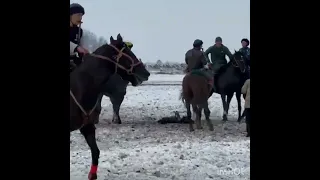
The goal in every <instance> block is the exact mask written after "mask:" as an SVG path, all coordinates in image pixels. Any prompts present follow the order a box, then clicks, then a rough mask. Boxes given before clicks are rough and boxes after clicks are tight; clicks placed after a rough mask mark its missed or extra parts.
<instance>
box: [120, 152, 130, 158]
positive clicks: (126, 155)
mask: <svg viewBox="0 0 320 180" xmlns="http://www.w3.org/2000/svg"><path fill="white" fill-rule="evenodd" d="M126 157H128V154H125V153H120V154H119V158H120V159H124V158H126Z"/></svg>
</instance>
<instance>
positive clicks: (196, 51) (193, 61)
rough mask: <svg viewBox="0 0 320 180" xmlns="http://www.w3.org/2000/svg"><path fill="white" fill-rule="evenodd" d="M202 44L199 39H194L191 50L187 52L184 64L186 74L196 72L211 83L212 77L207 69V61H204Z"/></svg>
mask: <svg viewBox="0 0 320 180" xmlns="http://www.w3.org/2000/svg"><path fill="white" fill-rule="evenodd" d="M202 45H203V42H202V40H200V39H196V40H195V41H194V42H193V48H192V49H190V50H188V51H187V52H186V55H185V62H186V64H187V65H188V66H187V72H197V73H199V74H202V75H203V76H204V77H206V78H207V80H208V81H209V83H212V81H213V76H212V74H210V72H209V71H206V69H208V65H207V64H208V62H209V61H208V60H207V59H206V57H205V55H204V54H203V48H202Z"/></svg>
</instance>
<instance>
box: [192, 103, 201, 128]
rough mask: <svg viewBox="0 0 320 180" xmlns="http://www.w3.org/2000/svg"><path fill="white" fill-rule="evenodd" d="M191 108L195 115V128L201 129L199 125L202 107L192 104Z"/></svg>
mask: <svg viewBox="0 0 320 180" xmlns="http://www.w3.org/2000/svg"><path fill="white" fill-rule="evenodd" d="M192 109H193V113H194V114H195V115H196V119H195V123H196V128H197V129H202V126H201V112H202V107H199V106H197V105H192Z"/></svg>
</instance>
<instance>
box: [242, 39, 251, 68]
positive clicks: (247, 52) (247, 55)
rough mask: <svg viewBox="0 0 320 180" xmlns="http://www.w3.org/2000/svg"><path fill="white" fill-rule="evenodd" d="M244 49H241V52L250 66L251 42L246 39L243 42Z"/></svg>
mask: <svg viewBox="0 0 320 180" xmlns="http://www.w3.org/2000/svg"><path fill="white" fill-rule="evenodd" d="M241 44H242V48H240V50H239V51H240V52H241V53H242V54H243V56H244V58H245V60H246V63H247V65H248V66H250V48H249V47H248V46H249V44H250V42H249V40H248V39H246V38H244V39H242V40H241Z"/></svg>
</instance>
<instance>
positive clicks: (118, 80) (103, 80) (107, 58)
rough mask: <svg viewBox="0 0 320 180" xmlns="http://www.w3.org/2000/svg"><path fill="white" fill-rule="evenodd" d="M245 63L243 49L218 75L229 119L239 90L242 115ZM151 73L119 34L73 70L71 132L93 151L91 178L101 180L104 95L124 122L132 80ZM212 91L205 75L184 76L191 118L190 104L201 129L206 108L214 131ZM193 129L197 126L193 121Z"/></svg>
mask: <svg viewBox="0 0 320 180" xmlns="http://www.w3.org/2000/svg"><path fill="white" fill-rule="evenodd" d="M244 71H245V64H244V61H243V59H242V55H241V53H240V52H235V54H234V58H233V59H231V60H230V62H229V63H228V64H227V65H226V66H225V67H224V68H223V69H222V70H221V73H220V74H219V75H218V76H217V77H215V85H216V87H217V88H216V90H217V92H216V93H219V94H221V97H222V102H223V108H224V114H223V119H224V120H227V114H228V108H229V104H230V101H231V98H232V96H233V94H234V92H236V97H237V100H238V109H239V119H240V118H241V113H240V112H241V104H240V95H241V94H240V89H241V83H242V81H243V80H242V78H241V77H242V74H243V73H244ZM149 76H150V73H149V72H148V70H147V69H146V67H145V65H144V64H143V63H142V61H141V60H139V59H138V58H137V57H136V56H135V54H134V53H133V52H132V51H131V50H130V49H129V48H128V47H127V46H126V44H125V43H124V42H123V38H122V37H121V35H120V34H118V36H117V39H114V38H113V37H112V36H111V37H110V43H109V44H104V45H102V46H101V47H99V48H98V49H97V50H95V51H94V52H93V53H91V54H87V55H85V56H84V57H83V63H82V64H81V65H80V66H78V67H77V68H75V69H74V70H73V71H72V72H70V132H72V131H75V130H78V129H79V130H80V132H81V134H82V135H83V136H84V138H85V140H86V142H87V144H88V145H89V147H90V150H91V156H92V164H91V170H90V172H89V175H88V179H89V180H93V179H97V167H98V159H99V156H100V150H99V148H98V146H97V143H96V135H95V129H96V128H95V124H96V123H97V122H98V120H99V114H100V112H101V99H102V96H103V95H106V96H108V97H110V100H111V102H112V104H113V111H114V112H113V113H114V115H113V120H112V122H114V123H118V124H121V118H120V116H119V110H120V105H121V103H122V101H123V99H124V96H125V94H126V88H127V85H128V83H129V82H130V83H131V84H132V86H133V87H136V86H138V85H140V84H142V83H143V82H144V81H147V80H148V78H149ZM213 92H214V91H213V90H212V91H209V88H208V83H207V82H206V79H205V78H204V77H200V76H193V75H190V74H187V75H186V76H185V78H184V79H183V94H182V95H183V99H184V100H185V104H186V107H187V117H188V118H190V119H191V111H190V105H192V107H193V111H194V112H195V114H196V115H197V118H196V121H195V122H196V125H197V128H201V124H200V119H201V111H202V109H204V112H205V116H206V119H207V122H208V125H209V128H210V130H213V126H212V123H211V121H210V119H209V115H210V110H209V108H208V102H207V100H208V98H209V97H210V96H211V95H212V94H213ZM225 96H227V101H226V100H225ZM190 130H193V125H192V124H190Z"/></svg>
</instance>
